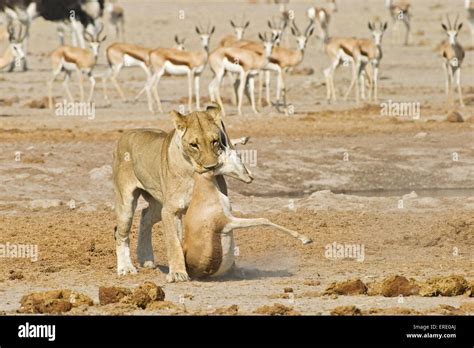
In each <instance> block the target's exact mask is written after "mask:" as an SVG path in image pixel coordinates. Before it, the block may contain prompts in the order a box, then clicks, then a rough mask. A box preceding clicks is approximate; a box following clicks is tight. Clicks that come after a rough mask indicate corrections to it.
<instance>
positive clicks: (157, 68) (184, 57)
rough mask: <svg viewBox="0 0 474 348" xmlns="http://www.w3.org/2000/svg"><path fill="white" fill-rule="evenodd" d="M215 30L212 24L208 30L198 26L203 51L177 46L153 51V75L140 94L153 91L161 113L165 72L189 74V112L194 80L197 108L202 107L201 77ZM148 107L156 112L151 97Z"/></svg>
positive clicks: (151, 57) (151, 61) (197, 30)
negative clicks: (185, 49) (160, 84)
mask: <svg viewBox="0 0 474 348" xmlns="http://www.w3.org/2000/svg"><path fill="white" fill-rule="evenodd" d="M215 30H216V28H215V27H214V26H213V27H212V28H210V25H208V27H207V29H206V30H203V29H202V28H200V27H199V26H196V33H197V34H198V35H199V36H200V38H201V45H202V47H203V50H202V51H181V50H179V49H175V48H157V49H155V50H153V51H151V52H150V54H149V59H150V66H151V69H152V72H153V75H152V76H151V77H150V78H149V79H148V80H147V82H146V85H145V87H144V88H143V89H142V91H141V92H140V93H139V95H140V94H142V93H143V91H146V92H147V95H149V94H150V93H151V92H153V96H154V98H155V101H156V104H157V106H158V110H159V112H160V113H163V108H162V106H161V100H160V97H159V95H158V83H159V82H160V79H161V77H162V76H163V75H164V74H165V73H167V74H169V75H171V76H180V75H187V76H188V108H189V112H191V111H192V108H193V107H192V101H193V80H194V91H195V95H196V109H197V110H199V109H200V108H201V106H200V98H201V95H200V91H199V87H200V77H201V74H202V72H203V71H204V68H205V67H206V64H207V61H208V58H209V42H210V39H211V36H212V34H214V31H215ZM139 95H138V96H139ZM138 96H137V97H138ZM148 109H149V110H150V112H152V113H154V108H153V101H152V100H151V98H149V99H148Z"/></svg>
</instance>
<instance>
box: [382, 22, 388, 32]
mask: <svg viewBox="0 0 474 348" xmlns="http://www.w3.org/2000/svg"><path fill="white" fill-rule="evenodd" d="M387 28H388V23H387V22H385V23H384V24H383V31H385V30H387Z"/></svg>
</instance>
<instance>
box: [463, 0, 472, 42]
mask: <svg viewBox="0 0 474 348" xmlns="http://www.w3.org/2000/svg"><path fill="white" fill-rule="evenodd" d="M464 7H465V8H466V11H467V20H468V21H469V26H470V27H471V41H474V3H473V2H472V0H465V2H464Z"/></svg>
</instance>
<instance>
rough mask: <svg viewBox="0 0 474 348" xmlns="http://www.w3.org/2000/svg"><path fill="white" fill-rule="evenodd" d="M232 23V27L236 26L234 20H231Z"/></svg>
mask: <svg viewBox="0 0 474 348" xmlns="http://www.w3.org/2000/svg"><path fill="white" fill-rule="evenodd" d="M230 25H231V26H232V28H235V24H234V21H233V20H230Z"/></svg>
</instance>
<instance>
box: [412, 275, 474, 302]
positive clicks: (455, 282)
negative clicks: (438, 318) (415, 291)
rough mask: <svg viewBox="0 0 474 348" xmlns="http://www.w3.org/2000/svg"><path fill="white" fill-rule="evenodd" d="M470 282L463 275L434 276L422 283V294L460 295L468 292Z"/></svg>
mask: <svg viewBox="0 0 474 348" xmlns="http://www.w3.org/2000/svg"><path fill="white" fill-rule="evenodd" d="M469 288H470V285H469V283H468V282H467V281H466V279H464V277H461V276H456V275H453V276H448V277H434V278H431V279H429V280H428V281H426V282H424V283H421V284H420V291H419V294H420V296H428V297H431V296H440V295H441V296H458V295H462V294H464V293H465V292H467V291H468V290H469Z"/></svg>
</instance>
